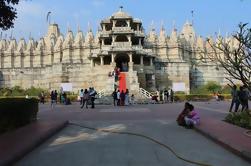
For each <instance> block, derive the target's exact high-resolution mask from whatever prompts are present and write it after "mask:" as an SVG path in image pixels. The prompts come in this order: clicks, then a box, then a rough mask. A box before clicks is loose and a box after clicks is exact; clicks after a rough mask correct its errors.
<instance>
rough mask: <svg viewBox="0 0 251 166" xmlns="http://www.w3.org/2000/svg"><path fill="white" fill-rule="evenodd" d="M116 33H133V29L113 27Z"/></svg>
mask: <svg viewBox="0 0 251 166" xmlns="http://www.w3.org/2000/svg"><path fill="white" fill-rule="evenodd" d="M112 31H113V32H114V33H133V30H132V29H131V27H112Z"/></svg>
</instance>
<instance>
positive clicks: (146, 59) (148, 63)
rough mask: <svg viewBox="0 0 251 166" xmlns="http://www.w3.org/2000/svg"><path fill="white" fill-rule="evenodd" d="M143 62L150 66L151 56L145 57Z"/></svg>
mask: <svg viewBox="0 0 251 166" xmlns="http://www.w3.org/2000/svg"><path fill="white" fill-rule="evenodd" d="M143 63H144V66H150V58H149V57H143Z"/></svg>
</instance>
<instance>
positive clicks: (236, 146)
mask: <svg viewBox="0 0 251 166" xmlns="http://www.w3.org/2000/svg"><path fill="white" fill-rule="evenodd" d="M196 130H197V131H199V132H201V133H202V134H204V135H205V136H207V137H209V138H211V139H212V140H214V141H215V142H217V143H219V144H220V145H222V146H223V147H225V148H227V149H229V150H230V151H232V152H234V153H235V154H237V155H239V156H241V157H244V158H245V159H247V160H249V161H250V162H251V137H249V136H247V135H245V134H244V133H245V132H246V131H247V130H246V129H243V128H241V127H238V126H234V125H231V124H229V123H226V122H224V121H219V120H215V119H213V118H210V117H209V118H203V121H202V122H201V124H200V125H199V126H197V127H196Z"/></svg>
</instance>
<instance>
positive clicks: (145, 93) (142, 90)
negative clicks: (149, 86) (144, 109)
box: [139, 88, 153, 99]
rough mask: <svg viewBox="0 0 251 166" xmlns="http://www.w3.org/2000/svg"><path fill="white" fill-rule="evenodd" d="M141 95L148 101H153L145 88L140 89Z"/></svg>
mask: <svg viewBox="0 0 251 166" xmlns="http://www.w3.org/2000/svg"><path fill="white" fill-rule="evenodd" d="M139 93H140V95H141V96H144V97H146V98H148V99H151V98H152V96H153V95H152V94H151V93H150V92H148V91H147V90H145V89H143V88H139Z"/></svg>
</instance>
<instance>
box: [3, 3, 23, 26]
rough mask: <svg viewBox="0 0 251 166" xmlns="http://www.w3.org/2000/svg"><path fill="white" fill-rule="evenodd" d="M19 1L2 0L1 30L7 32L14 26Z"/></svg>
mask: <svg viewBox="0 0 251 166" xmlns="http://www.w3.org/2000/svg"><path fill="white" fill-rule="evenodd" d="M18 3H19V0H0V28H1V29H3V30H7V29H9V28H11V27H13V25H14V20H15V18H17V12H16V8H14V5H17V4H18Z"/></svg>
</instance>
